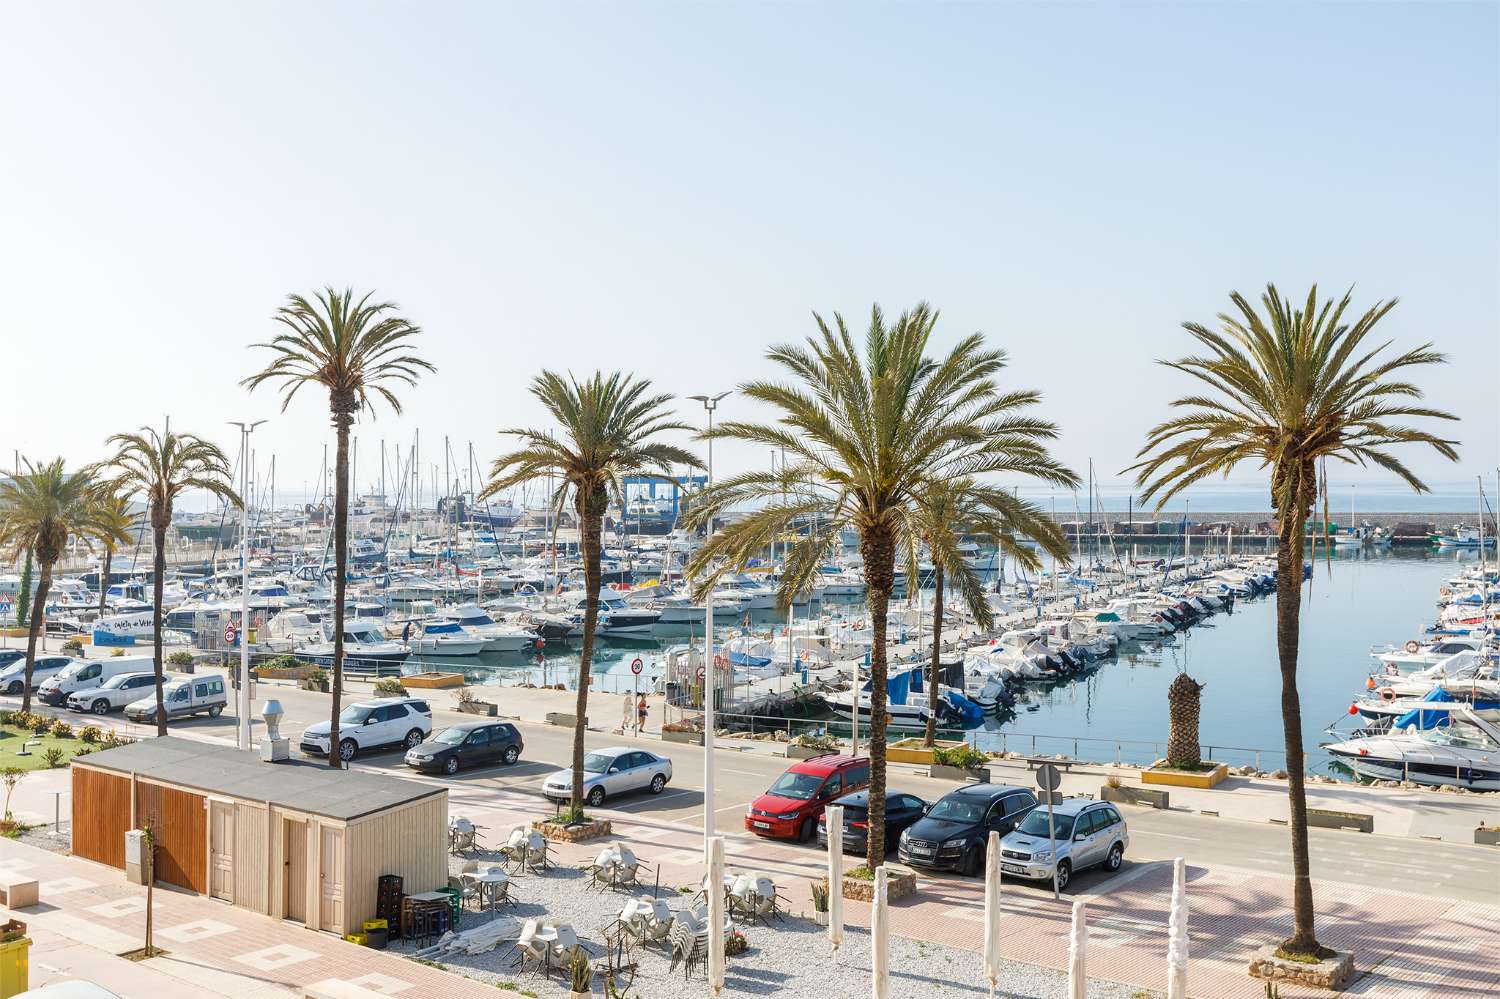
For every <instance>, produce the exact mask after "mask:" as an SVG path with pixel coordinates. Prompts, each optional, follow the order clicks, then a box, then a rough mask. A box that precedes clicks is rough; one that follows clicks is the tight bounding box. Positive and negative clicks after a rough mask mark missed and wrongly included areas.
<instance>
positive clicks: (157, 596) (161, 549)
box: [151, 510, 244, 736]
mask: <svg viewBox="0 0 1500 999" xmlns="http://www.w3.org/2000/svg"><path fill="white" fill-rule="evenodd" d="M171 522H172V511H171V510H167V511H165V516H158V514H157V511H155V510H152V512H151V537H152V540H153V541H154V542H155V544H156V552H155V555H154V557H153V560H152V573H151V575H152V576H153V577H154V578H153V579H152V581H151V594H152V597H153V599H154V600H155V603H156V606H155V607H153V608H151V647H152V652H153V654H154V655H155V657H156V661H155V662H154V663H153V664H152V668H153V669H154V670H155V671H156V734H157V735H158V736H163V735H166V734H167V705H166V701H165V700H163V698H165V697H166V694H165V693H163V692H162V689H161V688H162V679H163V678H162V658H161V594H162V587H163V586H164V585H165V581H166V575H167V525H168V524H169V523H171ZM241 640H242V641H243V640H244V639H241Z"/></svg>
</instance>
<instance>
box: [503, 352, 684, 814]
mask: <svg viewBox="0 0 1500 999" xmlns="http://www.w3.org/2000/svg"><path fill="white" fill-rule="evenodd" d="M531 394H532V395H534V396H536V398H537V399H538V400H539V401H540V402H541V404H542V405H543V406H544V407H545V408H546V410H547V412H548V413H550V414H551V415H552V418H553V419H554V420H556V421H557V424H558V426H559V428H560V430H561V434H560V435H558V436H553V435H551V434H549V433H548V432H547V431H545V430H535V429H530V430H528V429H512V430H504V431H501V433H503V434H508V435H513V436H515V437H517V438H519V439H520V447H519V448H518V449H516V450H514V451H511V452H509V453H508V454H504V455H501V456H500V457H499V458H497V459H495V462H494V464H493V465H491V466H490V481H489V483H488V484H487V485H486V486H485V488H484V491H483V492H481V493H480V494H479V498H480V499H487V498H489V497H490V496H494V495H495V494H496V493H499V492H501V491H503V490H506V489H510V488H512V487H514V486H517V485H519V484H521V483H523V482H530V481H534V480H536V479H541V478H546V477H548V476H552V477H553V478H554V479H555V481H556V483H557V485H556V490H555V491H554V492H553V494H552V497H551V500H550V502H551V506H552V510H553V514H554V517H555V515H556V514H558V513H560V512H561V511H562V508H563V506H564V505H565V504H567V503H572V505H573V513H574V515H575V517H576V518H577V521H578V532H579V543H580V546H581V548H582V553H583V580H584V589H585V593H586V602H585V603H584V612H583V649H582V651H581V652H580V653H579V656H578V703H577V708H576V710H575V711H574V718H576V719H577V725H576V726H575V728H574V730H573V794H572V809H571V810H572V814H573V815H574V816H577V815H578V814H579V813H580V812H581V810H582V808H583V721H584V719H585V718H586V717H587V716H588V696H589V670H590V668H591V664H592V662H593V654H594V633H595V630H596V628H597V627H598V623H599V585H600V572H599V556H600V552H601V550H602V540H601V539H602V536H603V533H604V513H605V510H606V508H607V507H608V506H609V499H610V495H611V494H613V495H614V496H616V497H617V498H619V499H621V500H622V502H623V497H624V489H623V487H622V485H621V478H622V477H623V476H626V475H652V476H660V477H662V478H666V477H668V476H669V475H670V474H671V470H672V466H673V465H686V466H688V467H689V468H697V467H700V466H699V464H698V459H697V457H696V456H694V455H693V454H692V453H691V452H689V451H685V450H683V449H682V448H680V447H676V446H674V445H671V444H666V443H663V442H662V441H660V440H656V439H654V438H657V437H659V436H660V435H661V434H664V433H672V432H675V431H684V432H691V431H692V430H693V428H692V427H690V426H688V425H687V424H685V423H679V422H678V421H677V420H676V419H674V418H673V416H672V414H671V411H670V410H669V409H668V403H670V402H671V401H672V397H671V396H670V395H665V394H653V393H652V392H651V382H650V380H649V379H646V378H640V379H637V378H633V377H632V376H630V375H628V374H623V373H621V372H618V371H617V372H614V373H612V374H609V375H605V374H603V373H601V372H598V371H596V372H594V374H593V376H592V377H589V378H586V379H584V380H583V381H579V380H578V379H576V378H573V377H572V376H571V375H570V376H568V377H567V378H564V377H563V376H561V375H558V374H555V373H553V372H551V371H543V372H542V373H541V374H540V375H538V376H537V377H536V378H535V379H533V380H532V382H531ZM555 522H556V521H555V519H554V523H555Z"/></svg>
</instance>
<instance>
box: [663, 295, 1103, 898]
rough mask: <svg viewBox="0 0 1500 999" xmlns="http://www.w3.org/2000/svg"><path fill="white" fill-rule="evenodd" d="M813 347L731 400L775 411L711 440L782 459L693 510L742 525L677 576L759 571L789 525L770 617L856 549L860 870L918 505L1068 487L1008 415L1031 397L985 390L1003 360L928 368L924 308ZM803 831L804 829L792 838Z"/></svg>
mask: <svg viewBox="0 0 1500 999" xmlns="http://www.w3.org/2000/svg"><path fill="white" fill-rule="evenodd" d="M814 319H815V320H816V322H817V325H818V333H817V335H815V336H813V337H810V338H809V339H808V340H807V342H806V343H805V344H804V345H801V346H798V345H782V346H777V347H773V348H772V349H771V351H770V352H769V354H768V356H769V357H770V359H771V360H772V361H775V362H776V363H777V364H778V365H780V366H781V367H782V368H784V369H785V371H786V373H787V374H789V375H790V376H791V377H790V381H789V382H787V383H782V382H773V381H756V382H750V383H748V384H746V385H743V386H741V389H740V390H741V391H742V392H743V393H744V394H745V395H747V396H749V397H750V398H752V399H755V400H757V401H759V402H761V403H764V404H765V405H767V406H770V407H771V408H772V409H774V410H776V413H777V415H776V420H775V422H773V423H739V422H728V423H724V424H722V425H720V426H718V427H715V428H714V430H713V431H712V433H711V434H710V435H706V436H712V437H714V438H728V439H733V440H742V441H748V442H752V443H754V444H758V445H762V446H766V447H771V448H778V449H779V448H785V449H786V461H785V462H783V464H782V467H781V468H780V469H778V470H777V471H774V472H764V471H754V472H746V473H743V474H741V475H736V476H732V477H730V478H728V479H726V480H724V481H723V482H721V483H719V484H717V485H715V486H714V487H713V488H711V489H709V490H707V491H706V492H705V493H703V494H702V495H701V496H699V497H698V498H697V499H696V500H695V502H694V503H693V504H692V507H691V508H690V510H689V513H688V524H689V526H690V527H700V526H702V525H704V524H706V523H708V522H709V520H710V518H712V517H715V516H716V515H717V514H718V513H719V512H720V511H723V510H725V509H728V508H731V507H734V508H738V509H741V510H744V511H747V512H746V513H745V515H744V516H743V517H742V518H740V519H738V520H736V521H734V522H733V523H731V524H729V525H728V526H726V527H724V528H722V529H720V530H719V531H718V532H717V533H715V534H714V535H713V537H712V538H710V539H709V540H708V542H707V543H706V544H705V545H704V546H703V547H702V548H701V549H699V551H698V553H697V554H696V555H695V556H694V558H693V560H692V563H691V564H690V565H689V567H688V572H689V573H690V574H693V575H694V576H695V577H696V578H697V579H698V589H699V590H700V592H701V591H702V590H705V589H707V588H708V587H710V586H712V585H713V584H714V583H715V582H716V581H717V580H718V579H719V578H720V576H722V575H723V573H725V572H728V571H731V570H732V569H738V568H740V567H743V566H745V565H746V564H747V563H748V562H749V561H750V560H751V559H753V558H758V557H759V556H760V555H761V553H762V552H763V551H764V550H765V549H766V548H767V546H768V545H769V544H770V543H771V540H772V539H773V538H775V537H777V536H778V535H779V534H780V533H781V532H783V531H784V530H785V529H786V528H787V527H788V526H789V525H791V526H803V525H806V530H805V532H804V533H801V534H799V536H798V540H797V541H795V542H794V543H793V544H792V546H791V549H790V551H789V552H788V553H787V556H786V558H785V561H784V571H783V573H782V581H781V589H780V593H779V599H780V602H781V606H782V610H783V611H784V610H785V609H786V606H787V605H788V604H789V603H790V601H791V599H792V597H793V595H794V594H796V593H799V592H802V591H804V590H806V589H807V588H808V587H809V585H810V583H811V580H812V578H813V576H814V575H815V574H816V573H817V570H818V566H819V564H820V562H821V560H822V559H823V557H824V555H825V554H826V553H827V552H828V551H829V550H830V549H831V548H832V547H833V545H834V543H835V541H836V539H837V538H838V536H839V532H840V531H842V530H843V529H844V528H846V527H852V528H853V529H854V530H855V531H856V532H857V533H858V535H859V539H860V540H859V545H860V552H861V554H862V555H863V558H864V572H865V583H866V587H867V591H868V599H869V607H870V623H871V626H872V627H873V629H874V645H873V648H872V649H871V653H870V710H871V718H872V719H873V721H872V724H871V726H870V762H871V766H870V816H869V823H870V835H869V837H868V841H869V847H868V854H867V858H866V859H867V861H868V863H869V866H870V868H871V869H872V870H873V869H874V868H875V867H877V866H879V864H880V862H881V861H882V860H883V859H884V856H885V746H886V732H885V721H886V710H885V708H886V689H885V684H886V641H885V639H886V621H887V615H888V612H889V607H890V599H891V593H892V591H893V590H894V588H895V567H896V556H897V552H898V550H899V549H900V548H901V547H902V546H903V545H904V544H909V543H910V539H911V538H913V537H916V536H918V535H919V534H920V528H919V527H918V497H919V495H920V491H921V490H922V488H923V486H924V484H925V483H928V482H930V481H933V480H935V479H942V478H964V477H976V478H977V477H979V476H984V475H991V474H1017V475H1026V476H1032V477H1036V478H1040V479H1043V480H1046V481H1049V482H1056V483H1059V484H1065V485H1072V484H1073V483H1074V482H1076V481H1077V479H1076V477H1075V476H1074V475H1073V473H1072V472H1069V471H1068V470H1067V469H1065V468H1063V467H1062V466H1061V465H1059V464H1058V463H1057V462H1056V461H1054V460H1053V459H1052V458H1051V457H1050V456H1049V455H1048V453H1047V442H1048V441H1050V440H1051V439H1052V438H1053V437H1055V436H1056V433H1057V431H1056V428H1055V427H1054V426H1053V425H1052V424H1050V423H1047V422H1046V421H1044V420H1038V419H1034V418H1031V417H1027V416H1023V415H1020V413H1019V411H1020V410H1023V409H1025V408H1027V407H1029V406H1031V405H1032V404H1034V403H1036V402H1037V401H1038V399H1039V398H1040V397H1039V396H1038V395H1037V393H1035V392H1030V391H1017V392H1008V393H1002V392H1000V391H999V390H998V388H997V387H996V384H995V381H994V376H995V375H996V374H997V373H998V372H999V371H1000V370H1001V368H1003V367H1004V365H1005V354H1004V352H1003V351H999V350H992V349H989V348H987V347H985V345H984V338H983V337H982V336H980V335H978V334H974V335H972V336H968V337H964V338H963V339H962V340H960V341H959V342H958V344H957V345H956V346H955V347H954V348H953V349H952V350H951V351H949V352H948V354H947V355H946V356H944V357H943V358H942V359H941V360H933V359H931V358H929V357H928V356H927V349H928V346H929V341H930V339H931V337H932V330H933V327H934V325H935V324H936V322H937V313H936V312H935V311H933V310H932V309H930V308H929V307H928V306H927V305H926V304H925V303H924V304H921V305H918V306H917V307H916V308H915V309H913V310H912V311H911V312H908V313H904V314H902V316H901V317H900V318H899V319H898V320H897V321H896V322H895V323H887V322H886V320H885V317H884V315H882V313H881V311H880V308H879V307H878V306H877V307H875V308H874V309H873V310H872V311H871V315H870V324H869V327H868V329H867V330H866V332H865V338H864V344H863V347H862V348H861V347H860V346H857V345H856V343H855V340H854V336H853V335H852V334H851V333H850V331H849V329H848V327H847V326H846V325H845V323H844V320H843V317H842V316H839V315H838V314H836V313H835V315H834V322H833V325H832V326H830V325H829V324H828V323H827V322H825V321H824V320H823V318H822V317H821V316H816V315H815V316H814ZM810 830H811V826H810V825H809V826H807V827H806V828H805V829H804V835H806V834H807V833H808V832H810Z"/></svg>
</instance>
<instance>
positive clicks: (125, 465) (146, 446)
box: [97, 427, 250, 735]
mask: <svg viewBox="0 0 1500 999" xmlns="http://www.w3.org/2000/svg"><path fill="white" fill-rule="evenodd" d="M106 443H107V444H108V445H109V446H110V447H112V448H114V449H115V452H114V454H113V455H112V456H111V457H110V458H109V459H108V460H106V461H105V462H104V463H103V464H102V465H101V466H99V468H98V470H97V474H98V475H99V477H100V484H99V488H100V502H101V503H102V504H105V506H106V508H107V509H108V508H110V504H114V503H116V502H118V501H120V500H121V499H123V498H125V497H128V496H132V495H134V494H136V493H140V494H142V495H144V496H145V498H146V507H147V513H148V516H149V518H150V521H151V540H152V546H153V550H154V555H153V562H152V573H151V576H152V580H151V590H152V601H151V602H152V604H153V605H154V606H153V609H152V612H151V641H152V650H153V653H154V658H155V662H154V664H153V666H154V668H155V670H156V734H157V735H166V734H167V711H166V706H165V704H163V702H162V698H163V696H164V694H163V693H162V669H163V662H162V606H161V603H162V588H163V586H164V585H165V583H166V576H167V529H168V528H169V527H171V526H172V507H173V505H174V504H175V503H176V502H177V499H178V498H179V497H180V496H181V495H182V494H183V493H185V492H187V491H188V490H190V489H201V490H203V491H205V492H209V493H212V494H214V495H215V496H217V497H219V499H221V500H223V501H225V502H226V503H230V504H232V505H234V506H241V505H242V503H241V500H240V497H239V496H238V495H236V493H235V491H234V490H233V489H232V488H231V487H230V484H229V482H230V471H229V461H228V459H226V458H225V457H224V452H223V451H221V450H219V447H218V445H217V444H213V443H211V442H210V441H206V440H204V439H203V438H201V437H197V436H195V435H193V434H179V433H174V432H173V431H172V430H171V428H167V429H165V430H163V431H162V432H161V433H157V432H156V431H155V430H154V429H152V428H151V427H142V428H141V429H140V430H139V431H137V432H136V433H133V434H115V435H114V436H113V437H111V438H110V439H109V440H108V441H107V442H106ZM241 571H248V567H244V566H242V567H241ZM243 640H244V641H247V642H248V641H249V640H250V637H249V636H248V635H246V636H245V638H244V639H243Z"/></svg>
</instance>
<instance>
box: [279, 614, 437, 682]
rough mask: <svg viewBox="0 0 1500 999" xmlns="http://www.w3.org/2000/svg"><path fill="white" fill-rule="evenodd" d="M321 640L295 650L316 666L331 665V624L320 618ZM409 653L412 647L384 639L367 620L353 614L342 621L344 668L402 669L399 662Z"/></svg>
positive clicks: (356, 670) (357, 670)
mask: <svg viewBox="0 0 1500 999" xmlns="http://www.w3.org/2000/svg"><path fill="white" fill-rule="evenodd" d="M321 631H322V633H323V637H322V640H321V641H317V642H310V643H308V644H307V645H304V646H301V647H300V648H297V649H295V650H294V652H295V654H296V655H297V657H298V658H299V659H305V660H306V661H308V662H310V663H314V664H316V665H318V666H327V667H332V666H333V624H332V623H331V622H328V621H325V622H323V625H322V628H321ZM410 656H411V650H410V649H408V648H407V647H406V646H405V645H402V644H401V643H400V642H392V641H390V640H389V639H387V638H386V637H385V636H384V635H383V634H381V633H380V630H379V629H378V628H377V627H376V626H375V625H374V624H372V623H370V622H369V621H366V620H361V619H358V618H356V619H355V620H352V621H345V622H344V669H346V670H348V671H349V672H351V673H383V672H393V673H399V672H400V671H401V664H402V663H404V662H406V660H407V659H408V658H409V657H410Z"/></svg>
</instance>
